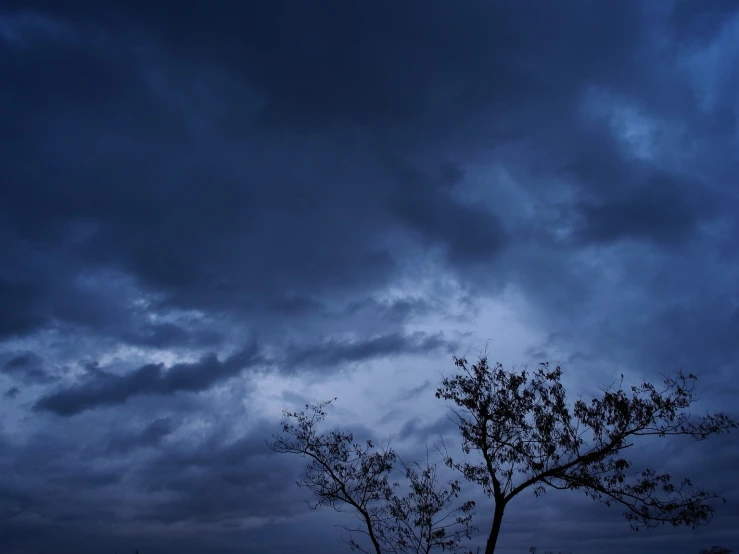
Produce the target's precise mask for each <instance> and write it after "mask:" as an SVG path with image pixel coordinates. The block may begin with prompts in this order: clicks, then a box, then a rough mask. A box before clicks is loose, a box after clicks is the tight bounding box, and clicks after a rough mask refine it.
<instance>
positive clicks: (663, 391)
mask: <svg viewBox="0 0 739 554" xmlns="http://www.w3.org/2000/svg"><path fill="white" fill-rule="evenodd" d="M455 364H456V367H457V369H458V371H457V374H456V375H454V376H452V377H448V378H445V379H444V380H443V381H442V385H441V387H440V388H439V389H438V390H437V391H436V396H437V398H442V399H444V400H447V401H450V402H451V403H452V404H453V405H454V407H453V413H454V418H455V420H456V423H457V425H458V427H459V431H460V434H461V436H462V442H463V451H464V453H465V454H470V453H472V452H474V453H476V454H477V455H478V456H479V457H478V458H475V459H473V461H469V460H470V459H471V458H469V457H468V458H467V461H463V462H459V461H457V460H453V459H451V458H449V459H448V460H447V463H448V465H449V466H450V467H454V468H456V469H457V470H459V471H460V472H461V473H462V474H463V475H464V477H465V478H466V479H467V480H469V481H471V482H474V483H477V484H478V485H480V486H481V487H482V488H483V490H484V492H485V493H486V494H487V495H488V496H489V497H492V498H493V500H494V510H493V513H492V523H491V528H490V533H489V536H488V539H487V543H486V547H485V553H486V554H492V553H493V552H494V551H495V545H496V543H497V540H498V535H499V533H500V529H501V524H502V521H503V515H504V513H505V509H506V506H507V505H508V503H509V502H510V501H511V500H513V498H515V497H516V496H518V495H519V494H520V493H521V492H523V491H524V490H526V489H532V490H533V492H534V494H535V495H536V496H540V495H541V494H543V493H544V492H545V491H546V490H547V489H549V488H551V489H562V490H582V491H583V492H584V493H585V494H586V495H587V496H589V497H591V498H593V499H595V500H599V501H602V502H604V503H605V504H606V505H608V506H610V505H611V504H618V505H620V506H622V507H623V508H624V509H625V513H624V515H625V516H626V518H627V520H629V521H630V523H631V526H632V528H634V529H639V528H640V527H653V526H656V525H659V524H664V523H669V524H672V525H674V526H679V525H688V526H692V527H696V526H698V525H700V524H703V523H706V522H708V521H709V520H710V519H711V517H712V515H713V513H714V508H713V507H712V506H711V505H710V503H709V502H710V501H711V500H714V499H720V498H721V497H719V496H717V495H715V494H712V493H709V492H706V491H704V490H702V489H700V488H696V487H694V486H693V485H692V483H691V482H690V481H689V480H688V479H685V480H683V481H682V482H680V483H678V484H675V483H673V482H672V479H671V477H670V475H668V474H660V473H658V472H656V471H654V470H651V469H647V470H645V471H643V472H641V473H640V474H637V475H635V476H632V475H630V474H629V469H630V468H631V465H632V463H631V462H630V461H629V460H628V459H627V458H626V457H623V456H622V454H623V452H624V451H625V450H627V449H628V448H630V447H631V446H633V445H634V442H633V441H634V440H635V439H638V438H639V437H644V436H656V437H665V436H672V435H687V436H690V437H693V438H694V439H696V440H704V439H706V438H708V437H709V436H711V435H715V434H719V433H723V432H727V431H728V430H729V429H731V428H734V427H736V422H734V421H733V420H731V419H730V418H729V417H728V416H727V415H726V414H723V413H717V414H712V415H707V416H705V417H702V418H692V417H691V415H690V413H689V412H688V408H690V406H691V404H693V402H694V401H695V397H694V395H693V383H694V381H695V379H696V378H695V376H693V375H687V376H685V375H683V374H682V373H679V374H678V375H677V376H676V377H675V378H666V379H665V380H664V386H663V387H661V388H660V389H658V388H656V387H655V386H654V385H652V384H650V383H643V384H641V385H639V386H634V387H631V388H630V390H629V392H627V391H625V390H624V389H623V376H622V377H621V381H622V382H621V385H620V386H619V387H618V388H614V387H609V388H606V389H604V391H603V395H602V397H600V398H594V399H592V400H591V401H590V402H589V403H586V402H585V401H583V400H577V401H576V402H575V403H574V407H573V409H570V407H569V406H568V403H567V399H566V396H565V389H564V387H563V385H562V383H561V382H560V379H561V376H562V371H561V369H560V367H559V366H557V367H556V368H554V369H550V366H549V364H546V363H544V364H541V365H540V367H539V368H538V369H537V370H536V371H535V372H533V374H531V375H529V374H528V373H527V372H526V371H521V372H518V373H516V372H509V371H505V370H504V369H503V367H502V366H501V365H500V364H496V365H494V366H493V367H490V366H489V365H488V361H487V358H486V357H482V358H481V359H480V360H479V362H478V363H477V364H473V365H469V364H468V363H467V360H465V359H464V358H455Z"/></svg>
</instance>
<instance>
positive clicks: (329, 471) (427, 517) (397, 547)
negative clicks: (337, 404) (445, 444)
mask: <svg viewBox="0 0 739 554" xmlns="http://www.w3.org/2000/svg"><path fill="white" fill-rule="evenodd" d="M330 404H331V401H327V402H323V403H321V404H318V405H311V404H308V405H306V410H305V411H300V412H290V411H285V412H283V415H284V418H283V422H282V434H281V435H279V436H275V437H273V440H272V441H271V442H270V443H268V444H269V446H270V448H272V450H274V451H276V452H280V453H288V454H298V455H301V456H304V457H307V458H309V460H310V462H309V464H308V466H307V467H306V469H305V473H304V474H303V476H302V478H301V480H300V481H298V486H301V487H302V486H304V487H307V488H308V489H309V490H310V491H311V492H313V494H314V496H315V497H316V499H317V500H316V502H315V503H314V504H312V505H311V507H312V508H317V507H318V506H330V507H332V508H334V509H335V510H337V511H343V509H344V508H347V507H348V508H350V509H351V510H352V511H353V512H354V515H355V516H356V517H357V518H358V524H357V525H355V526H344V529H346V530H347V531H348V532H349V540H348V541H347V542H348V543H349V545H350V546H351V548H352V550H358V551H360V552H365V553H372V552H374V553H375V554H383V553H392V554H410V553H413V554H428V553H429V552H431V551H432V550H434V549H440V550H446V551H450V552H457V551H460V550H461V549H462V541H463V540H465V539H469V538H471V536H472V532H473V531H474V530H475V528H474V527H473V525H472V524H471V520H472V510H473V508H474V502H464V503H462V504H461V505H459V506H455V505H454V504H455V500H456V499H457V497H458V495H459V491H460V484H459V482H458V481H449V482H447V483H441V482H439V480H438V477H437V467H436V465H433V464H430V463H428V461H427V464H426V465H425V466H420V465H416V464H414V465H407V464H404V463H403V462H402V461H401V460H399V458H398V455H397V454H396V453H395V451H394V450H392V449H391V448H389V447H385V448H382V449H376V448H375V446H374V444H373V443H372V441H369V440H368V441H364V442H359V441H355V439H354V435H353V434H352V433H348V432H344V431H340V430H333V431H329V432H325V433H321V432H319V430H318V427H319V425H320V424H321V422H323V421H324V420H325V418H326V415H327V414H326V408H327V407H328V406H329V405H330ZM397 463H400V464H401V465H402V467H403V469H404V473H405V477H406V479H407V482H408V489H409V490H408V492H407V493H406V494H405V495H403V496H401V495H399V494H398V493H397V492H396V491H397V490H398V488H399V484H398V483H391V482H390V474H391V472H392V471H393V469H394V468H395V466H396V464H397ZM357 536H361V537H364V541H363V543H362V542H360V541H359V540H357ZM367 543H369V545H367Z"/></svg>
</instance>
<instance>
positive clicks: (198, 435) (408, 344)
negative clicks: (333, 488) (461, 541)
mask: <svg viewBox="0 0 739 554" xmlns="http://www.w3.org/2000/svg"><path fill="white" fill-rule="evenodd" d="M738 55H739V4H737V3H736V2H735V1H734V0H695V1H692V0H682V1H681V0H675V1H662V0H650V1H649V2H646V1H642V0H618V1H615V0H614V1H606V0H601V1H598V2H593V1H589V0H561V1H557V2H540V1H534V0H517V1H515V2H513V1H499V2H498V1H490V0H488V1H483V0H457V1H446V0H374V1H367V0H321V1H318V2H309V1H307V0H269V1H266V0H263V1H257V0H255V1H250V2H236V1H226V0H213V1H211V2H207V3H206V2H190V3H187V2H185V3H182V5H176V4H175V3H170V2H157V1H152V0H148V1H146V2H142V1H138V0H128V1H125V2H123V1H115V0H110V1H106V2H97V1H80V0H65V1H64V2H61V1H58V0H48V1H31V0H28V1H24V2H19V1H14V0H5V1H4V2H3V3H2V5H1V6H0V74H2V79H0V105H1V106H2V108H1V110H0V121H1V122H2V123H1V124H0V160H1V163H0V183H2V185H1V188H0V257H1V259H2V260H3V263H2V264H0V307H1V309H0V551H2V552H3V554H37V553H38V554H43V553H48V552H70V553H72V552H74V553H75V554H87V553H93V552H95V553H101V552H110V553H116V552H118V553H125V552H134V549H136V548H138V549H139V551H140V552H141V554H149V553H152V554H153V553H159V554H169V553H178V554H200V553H213V554H236V553H254V554H273V553H275V554H277V553H283V552H291V551H292V552H295V551H300V552H305V553H306V554H312V553H326V554H338V553H345V552H347V551H348V547H347V546H346V545H345V544H344V543H343V542H342V537H341V532H340V529H339V528H337V527H336V525H337V524H341V523H342V522H345V521H346V520H345V519H342V518H343V517H344V515H342V514H334V513H333V512H331V511H321V510H318V511H312V510H310V509H308V508H307V506H306V504H305V502H304V501H305V500H306V499H307V498H309V496H308V495H307V493H306V491H304V490H300V489H297V488H296V487H295V480H296V478H297V477H298V476H299V473H300V469H301V464H302V462H301V460H299V459H291V458H290V457H288V456H285V455H279V454H276V453H273V452H271V451H270V450H269V449H268V448H266V446H265V440H266V439H268V438H269V437H270V436H271V434H272V433H274V432H275V431H276V430H277V425H278V422H279V418H280V413H281V410H282V409H285V408H288V409H294V408H299V407H300V406H302V405H303V404H305V403H306V402H316V401H321V400H325V399H327V398H333V397H337V398H338V399H337V401H336V402H335V406H334V408H333V409H332V410H331V411H330V414H329V420H328V422H329V424H336V425H338V424H341V425H342V426H344V427H345V428H348V429H352V430H355V431H356V432H357V434H358V435H362V436H367V437H374V438H377V439H378V440H391V442H392V445H393V446H394V447H395V448H397V449H398V450H399V451H400V452H401V453H402V454H403V455H404V456H406V457H408V459H413V457H414V456H419V455H422V454H423V453H424V452H425V445H426V444H430V443H431V442H433V441H434V440H436V439H437V438H438V437H439V436H443V437H444V438H445V440H448V441H449V444H450V445H452V446H453V445H454V444H455V443H454V440H455V429H454V428H453V427H452V426H450V424H449V420H448V418H447V417H446V416H447V413H448V412H447V409H448V407H447V406H445V405H444V403H443V402H442V401H439V400H436V399H435V398H434V394H433V393H434V390H435V387H436V386H437V385H438V384H439V382H440V380H441V378H442V377H443V376H444V375H448V374H450V373H452V372H453V371H454V364H453V356H454V355H458V356H467V357H469V358H471V359H474V358H475V357H476V356H477V355H479V354H480V352H481V351H483V349H485V348H487V353H488V355H489V357H490V358H491V360H494V361H500V362H501V363H503V364H504V365H505V366H506V367H508V368H518V369H520V368H522V367H527V366H528V367H534V366H536V365H537V364H538V363H539V362H542V361H548V360H549V361H553V362H560V363H561V365H562V367H563V370H564V377H563V379H564V382H565V383H566V384H567V385H568V390H569V392H570V398H572V399H575V398H577V397H578V395H588V394H592V393H597V392H598V390H599V388H600V387H602V386H605V385H608V384H610V383H613V382H615V381H617V379H618V376H619V375H620V374H622V373H623V374H624V375H625V376H626V377H625V379H626V381H627V382H632V381H633V382H637V381H640V380H642V379H649V380H655V381H658V380H659V379H660V378H661V377H660V376H661V375H663V374H666V373H670V372H674V371H677V370H679V369H683V370H685V371H690V372H693V373H695V374H697V375H698V377H699V380H698V383H697V384H698V393H699V396H700V401H699V403H698V405H697V407H696V411H706V410H726V411H728V413H729V414H731V415H733V416H734V417H736V416H737V414H738V412H737V407H736V397H737V394H739V386H738V385H737V379H736V361H737V358H738V356H739V285H738V284H739V227H738V225H739V187H737V186H736V178H737V175H739V152H738V151H737V147H738V146H739V137H738V135H737V114H738V110H739V102H738V100H737V99H739V63H737V56H738ZM738 457H739V444H737V441H736V436H735V435H728V436H722V437H718V438H716V439H714V440H712V441H710V442H708V443H701V444H698V443H695V442H693V441H691V440H690V439H687V440H680V439H676V440H674V441H669V442H665V441H661V442H650V443H649V444H645V445H643V446H642V448H641V450H640V451H639V452H638V453H637V454H636V457H635V459H636V460H637V461H638V462H639V463H640V464H643V465H645V466H654V467H657V468H659V469H666V470H669V471H672V472H673V473H674V475H675V476H676V477H678V476H680V477H682V476H688V477H690V478H691V479H693V481H694V483H696V484H700V485H702V486H704V487H706V488H709V489H711V490H714V491H716V492H720V493H723V495H724V496H725V497H726V498H727V500H728V502H727V504H726V505H720V506H718V515H717V517H716V518H715V520H714V521H713V522H712V523H711V524H710V525H709V526H707V527H705V528H701V529H699V530H697V531H692V530H689V529H684V528H678V529H673V528H660V529H657V530H654V531H640V532H639V533H633V532H632V531H630V530H629V528H628V523H627V522H626V521H625V520H624V519H623V517H622V516H621V514H620V510H618V509H617V508H610V509H609V508H606V507H605V506H601V505H599V504H594V503H593V502H592V501H591V500H589V499H586V498H583V497H580V496H578V495H572V494H566V493H560V492H557V491H552V492H550V493H548V494H547V495H545V496H544V497H542V498H538V499H537V498H534V497H533V494H530V495H523V496H521V497H519V498H518V499H517V501H516V503H515V506H514V505H513V504H512V505H511V508H510V509H509V511H508V512H507V513H506V519H505V521H504V525H503V530H502V534H501V538H500V541H499V551H500V552H502V553H503V554H509V553H510V554H513V553H519V552H528V549H529V547H531V546H537V547H539V549H540V551H543V550H545V549H553V550H562V551H566V552H572V553H573V554H585V553H586V552H587V553H588V554H612V553H613V554H615V553H620V552H624V551H627V550H629V551H632V552H636V553H646V552H649V553H650V554H653V553H665V554H666V553H668V552H669V553H678V554H680V553H686V554H687V553H697V552H698V551H699V550H701V549H703V548H709V547H710V546H711V545H714V544H719V545H724V546H727V547H731V548H734V549H739V531H737V527H736V524H735V522H736V518H737V517H739V482H737V480H736V473H735V472H736V460H737V459H738ZM464 491H465V495H466V497H469V498H475V499H477V500H478V501H479V502H478V510H477V512H478V514H479V516H480V517H479V520H477V521H478V523H479V524H480V526H481V528H482V530H483V531H484V532H485V533H487V530H488V526H489V523H488V522H489V520H490V517H489V514H490V501H489V500H486V499H485V498H484V497H480V494H479V492H478V491H476V490H474V489H473V488H472V486H471V485H469V486H466V487H465V489H464ZM476 540H477V541H478V542H479V541H482V540H483V537H482V535H480V536H478V537H476Z"/></svg>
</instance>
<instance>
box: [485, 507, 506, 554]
mask: <svg viewBox="0 0 739 554" xmlns="http://www.w3.org/2000/svg"><path fill="white" fill-rule="evenodd" d="M503 510H505V504H503V502H500V501H496V502H495V514H493V527H492V528H491V529H490V535H489V536H488V542H487V544H486V545H485V554H493V553H494V552H495V544H496V543H497V542H498V535H499V534H500V524H501V523H503Z"/></svg>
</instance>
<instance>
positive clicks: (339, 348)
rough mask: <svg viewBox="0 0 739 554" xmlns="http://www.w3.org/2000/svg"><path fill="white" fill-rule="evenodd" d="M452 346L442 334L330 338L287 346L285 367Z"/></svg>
mask: <svg viewBox="0 0 739 554" xmlns="http://www.w3.org/2000/svg"><path fill="white" fill-rule="evenodd" d="M453 349H454V344H453V343H450V342H449V341H447V340H446V339H444V336H443V335H442V334H435V335H427V334H425V333H420V332H419V333H414V334H412V335H401V334H397V333H393V334H390V335H381V336H378V337H374V338H370V339H358V340H339V339H333V340H329V341H326V342H323V343H320V344H317V345H314V346H308V347H305V346H300V347H291V348H289V349H288V350H287V352H286V355H285V361H284V363H285V365H286V367H287V368H296V369H297V368H300V367H333V366H337V365H339V364H343V363H353V362H362V361H367V360H372V359H375V358H383V357H387V356H398V355H403V354H430V353H433V352H436V351H438V350H446V351H447V352H450V351H452V350H453Z"/></svg>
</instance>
